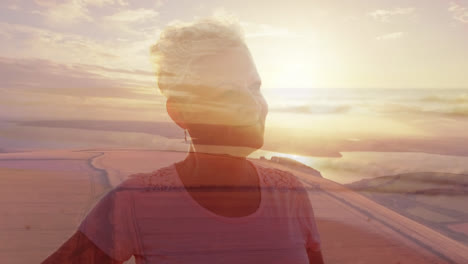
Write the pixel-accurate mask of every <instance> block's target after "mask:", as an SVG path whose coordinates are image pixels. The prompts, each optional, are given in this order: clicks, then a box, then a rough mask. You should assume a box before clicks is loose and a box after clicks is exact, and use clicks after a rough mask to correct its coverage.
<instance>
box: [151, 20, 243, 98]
mask: <svg viewBox="0 0 468 264" xmlns="http://www.w3.org/2000/svg"><path fill="white" fill-rule="evenodd" d="M240 45H244V34H243V31H242V29H241V27H240V24H239V23H238V21H237V19H235V18H234V17H232V16H223V17H215V16H213V17H208V18H201V19H197V20H195V21H194V22H190V23H184V22H180V21H176V22H173V23H171V24H169V25H168V26H167V27H166V28H165V29H164V30H163V31H162V32H161V35H160V37H159V40H158V41H157V42H156V43H155V44H154V45H152V46H151V48H150V53H151V58H152V62H153V66H154V68H155V73H156V78H157V83H158V87H159V90H160V92H161V93H162V94H163V95H164V96H166V97H167V98H169V97H170V96H173V95H175V94H177V91H176V89H174V88H175V87H180V86H183V85H185V84H188V85H197V84H198V85H199V84H206V83H202V82H203V81H202V80H201V79H200V78H197V76H196V74H195V73H193V72H194V71H193V69H192V68H193V67H195V66H196V63H194V62H196V61H197V60H199V59H201V58H203V57H204V56H208V55H213V54H218V53H221V52H222V51H223V50H224V49H226V48H229V47H236V46H240ZM205 82H206V81H205Z"/></svg>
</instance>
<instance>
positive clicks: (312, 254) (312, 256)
mask: <svg viewBox="0 0 468 264" xmlns="http://www.w3.org/2000/svg"><path fill="white" fill-rule="evenodd" d="M307 256H309V264H323V263H324V262H323V256H322V251H311V250H307Z"/></svg>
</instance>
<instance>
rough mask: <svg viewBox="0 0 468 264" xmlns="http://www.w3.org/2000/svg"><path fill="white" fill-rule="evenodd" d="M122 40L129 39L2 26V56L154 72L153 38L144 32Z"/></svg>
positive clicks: (16, 25) (11, 25) (0, 33)
mask: <svg viewBox="0 0 468 264" xmlns="http://www.w3.org/2000/svg"><path fill="white" fill-rule="evenodd" d="M121 33H122V32H121ZM147 35H148V36H147ZM122 37H123V38H127V37H128V39H129V41H121V40H119V39H117V40H115V39H112V38H110V39H109V40H101V41H98V40H96V39H93V38H91V37H88V36H83V35H78V34H71V33H61V32H55V31H51V30H47V29H41V28H36V27H31V26H25V25H18V24H10V23H2V22H0V41H1V42H2V50H1V51H0V56H4V57H21V58H28V57H29V58H40V59H47V60H53V61H55V62H58V63H63V64H91V65H100V66H105V67H108V68H116V67H118V68H127V69H140V70H150V69H152V68H151V63H150V60H149V58H148V49H149V47H150V45H151V44H152V42H153V41H154V36H153V35H149V33H145V32H143V33H141V34H136V33H135V34H133V35H123V34H122ZM116 65H118V66H116Z"/></svg>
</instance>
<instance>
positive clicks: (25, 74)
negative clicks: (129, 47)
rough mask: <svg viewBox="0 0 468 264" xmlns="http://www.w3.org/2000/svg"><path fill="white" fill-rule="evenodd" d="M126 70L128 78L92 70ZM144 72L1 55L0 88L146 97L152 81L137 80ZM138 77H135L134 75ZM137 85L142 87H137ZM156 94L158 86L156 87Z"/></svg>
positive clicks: (35, 91)
mask: <svg viewBox="0 0 468 264" xmlns="http://www.w3.org/2000/svg"><path fill="white" fill-rule="evenodd" d="M98 70H99V71H110V72H121V73H122V72H125V73H127V74H130V75H133V76H134V77H133V78H128V79H110V78H106V77H105V76H102V75H101V74H98V73H95V72H93V71H98ZM149 74H150V73H149V72H144V71H134V72H132V71H128V70H123V69H109V68H105V67H99V66H95V67H93V66H91V65H64V64H58V63H54V62H51V61H47V60H39V59H8V58H0V79H2V84H1V86H0V89H7V90H19V89H20V90H22V91H27V92H34V93H51V94H63V95H70V96H77V97H86V96H93V97H121V98H133V99H145V96H146V95H145V94H143V93H142V92H141V89H142V87H147V89H148V90H151V89H152V88H151V87H152V86H153V84H152V83H150V82H138V81H135V79H137V77H138V76H139V75H145V76H147V75H149ZM135 77H136V78H135ZM135 87H140V88H139V89H138V88H135ZM153 90H154V91H153V93H156V89H153Z"/></svg>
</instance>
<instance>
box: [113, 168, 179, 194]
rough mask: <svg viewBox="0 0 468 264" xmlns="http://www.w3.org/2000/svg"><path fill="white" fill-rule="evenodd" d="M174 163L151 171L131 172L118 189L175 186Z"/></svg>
mask: <svg viewBox="0 0 468 264" xmlns="http://www.w3.org/2000/svg"><path fill="white" fill-rule="evenodd" d="M173 166H174V165H169V166H165V167H162V168H159V169H157V170H154V171H151V172H141V173H134V174H131V175H129V176H128V177H127V179H125V180H124V181H123V182H121V183H120V184H119V185H118V186H117V187H116V188H117V189H141V188H145V189H146V188H160V187H163V186H166V187H172V186H175V185H176V183H177V181H176V177H177V175H176V174H175V171H174V168H173Z"/></svg>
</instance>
